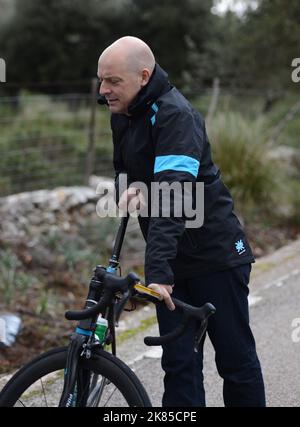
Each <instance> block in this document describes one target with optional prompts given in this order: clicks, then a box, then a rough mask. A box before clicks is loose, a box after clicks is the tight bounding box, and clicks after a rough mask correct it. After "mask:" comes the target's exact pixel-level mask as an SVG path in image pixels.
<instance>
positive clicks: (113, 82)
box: [111, 80, 119, 85]
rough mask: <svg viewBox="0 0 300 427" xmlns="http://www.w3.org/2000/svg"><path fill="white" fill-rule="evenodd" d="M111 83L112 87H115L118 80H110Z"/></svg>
mask: <svg viewBox="0 0 300 427" xmlns="http://www.w3.org/2000/svg"><path fill="white" fill-rule="evenodd" d="M111 83H112V84H113V85H116V84H118V83H119V80H111Z"/></svg>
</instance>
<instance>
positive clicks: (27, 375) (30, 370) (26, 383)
mask: <svg viewBox="0 0 300 427" xmlns="http://www.w3.org/2000/svg"><path fill="white" fill-rule="evenodd" d="M66 359H67V347H59V348H55V349H53V350H50V351H48V352H46V353H43V354H41V355H40V356H37V357H36V358H34V359H33V360H32V361H30V362H29V363H27V364H26V365H24V366H23V367H22V368H21V369H20V370H19V371H17V372H16V373H15V374H14V375H13V377H12V378H11V379H10V380H9V381H8V383H7V384H6V385H5V386H4V388H3V389H2V391H1V392H0V407H10V406H15V405H16V404H17V403H19V404H20V405H21V406H27V405H28V406H41V399H42V400H45V396H44V395H43V396H42V398H40V397H38V398H37V397H36V393H37V390H36V389H35V387H36V384H37V382H41V388H42V389H43V393H44V392H45V390H44V389H45V382H46V381H47V384H46V386H47V387H49V390H50V389H51V388H52V389H54V390H57V392H56V391H55V392H56V394H57V398H56V397H55V404H54V403H53V400H54V396H53V397H51V398H50V399H51V400H49V398H48V400H47V398H46V400H45V403H46V406H58V402H59V398H60V394H61V391H62V390H60V391H59V390H58V386H57V385H56V381H60V382H61V383H63V372H64V369H65V366H66ZM81 363H82V367H83V368H84V369H88V370H90V371H91V372H93V373H95V374H96V375H100V376H101V378H106V382H108V383H109V386H111V385H112V387H115V389H114V390H115V391H117V393H118V396H122V404H118V403H119V402H120V403H121V400H120V397H118V396H115V397H114V400H113V402H116V403H113V402H110V405H111V406H115V407H119V406H126V405H127V406H141V407H143V406H144V407H151V402H150V400H149V397H148V395H147V392H146V390H145V388H144V387H143V385H142V384H141V382H140V380H139V379H138V377H137V376H136V375H135V373H134V372H133V371H132V370H131V369H130V368H129V367H128V366H127V365H126V364H125V363H124V362H122V361H121V360H120V359H118V358H117V357H115V356H113V355H112V354H110V353H108V352H106V351H104V350H97V352H94V353H93V355H92V357H91V358H90V359H82V361H81ZM60 371H62V374H60V373H59V374H58V372H60ZM46 375H47V377H45V376H46ZM42 378H44V381H43V380H42ZM48 382H49V384H48ZM53 384H54V387H53ZM115 391H114V393H115ZM26 396H27V397H26ZM56 399H57V402H56ZM118 399H119V400H118ZM123 400H124V401H123ZM24 401H25V403H27V405H25V404H24ZM124 402H126V403H125V405H124ZM49 403H50V405H49ZM104 406H106V405H104Z"/></svg>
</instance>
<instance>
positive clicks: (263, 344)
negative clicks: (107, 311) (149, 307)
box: [119, 242, 300, 407]
mask: <svg viewBox="0 0 300 427" xmlns="http://www.w3.org/2000/svg"><path fill="white" fill-rule="evenodd" d="M250 289H251V291H250V298H249V303H250V317H251V324H252V329H253V332H254V335H255V337H256V343H257V351H258V354H259V357H260V360H261V364H262V368H263V373H264V379H265V386H266V395H267V404H268V406H281V407H287V406H293V407H296V406H300V242H297V244H293V245H291V247H290V248H289V250H288V251H286V249H285V250H281V251H278V252H277V253H276V254H273V255H272V256H270V257H266V258H264V259H262V260H260V262H259V263H257V266H256V267H255V271H254V274H253V281H252V282H251V285H250ZM157 333H158V332H157V327H156V326H153V327H151V328H150V329H149V330H148V331H147V332H143V333H142V334H139V335H137V336H136V337H135V339H134V341H133V342H131V343H130V345H126V348H124V346H122V348H120V353H119V354H120V355H121V357H123V358H124V359H125V360H127V362H129V363H130V365H131V367H132V368H133V369H134V370H135V372H136V373H137V375H138V376H139V378H140V379H141V380H142V382H143V384H144V385H145V387H146V389H147V391H148V392H149V395H150V397H151V400H152V404H153V405H154V406H160V404H161V396H162V390H163V382H162V377H163V373H162V370H161V367H160V355H161V350H160V348H152V349H149V347H146V346H145V345H144V344H143V342H142V340H143V336H145V335H147V334H148V335H157ZM128 349H130V350H129V351H128ZM133 349H134V350H133ZM204 373H205V388H206V394H207V406H223V400H222V380H221V379H220V378H219V376H218V374H217V372H216V368H215V365H214V351H213V348H212V346H211V344H210V342H209V339H206V344H205V364H204Z"/></svg>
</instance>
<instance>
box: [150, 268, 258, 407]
mask: <svg viewBox="0 0 300 427" xmlns="http://www.w3.org/2000/svg"><path fill="white" fill-rule="evenodd" d="M250 271H251V264H246V265H241V266H238V267H235V268H232V269H229V270H226V271H222V272H217V273H211V274H207V275H202V276H199V277H195V278H193V279H186V280H178V281H176V280H175V287H174V291H173V294H172V295H173V296H174V297H176V298H179V299H181V300H183V301H185V302H187V303H189V304H192V305H196V306H200V305H202V304H204V303H206V302H211V303H212V304H213V305H214V306H215V307H216V309H217V311H216V313H215V314H214V315H213V316H211V317H210V319H209V325H208V329H207V334H208V336H209V338H210V340H211V342H212V344H213V347H214V349H215V356H216V357H215V361H216V366H217V370H218V373H219V375H220V376H221V377H222V378H223V380H224V382H223V398H224V404H225V406H235V407H241V406H244V407H246V406H256V407H258V406H265V392H264V382H263V377H262V372H261V367H260V363H259V360H258V357H257V354H256V349H255V341H254V337H253V334H252V332H251V329H250V326H249V310H248V299H247V297H248V293H249V289H248V283H249V276H250ZM181 317H182V314H181V312H180V310H179V309H175V310H174V311H173V312H171V311H170V310H168V309H167V308H166V306H165V304H159V305H158V306H157V318H158V323H159V329H160V334H161V335H164V334H166V333H168V332H169V331H170V330H173V329H174V328H175V327H176V326H177V325H178V324H179V323H180V322H181ZM198 326H199V325H198ZM196 328H197V325H196V322H195V323H192V324H191V327H190V328H189V329H188V331H187V332H186V333H185V334H184V335H183V336H182V337H180V338H178V339H177V340H176V341H174V342H172V343H169V344H166V345H164V346H163V356H162V368H163V370H164V371H165V377H164V386H165V391H164V395H163V402H162V405H163V406H205V391H204V387H203V373H202V369H203V343H204V340H205V337H203V341H202V346H201V348H200V351H199V352H198V353H196V352H195V351H194V336H195V331H196Z"/></svg>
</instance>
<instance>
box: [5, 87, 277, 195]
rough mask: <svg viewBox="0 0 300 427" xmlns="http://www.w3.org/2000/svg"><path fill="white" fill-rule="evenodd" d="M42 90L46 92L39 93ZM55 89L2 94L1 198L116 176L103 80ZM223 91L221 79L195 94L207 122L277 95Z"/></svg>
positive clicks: (259, 107)
mask: <svg viewBox="0 0 300 427" xmlns="http://www.w3.org/2000/svg"><path fill="white" fill-rule="evenodd" d="M39 89H40V91H41V92H43V94H41V93H36V91H37V90H39ZM52 89H53V92H51V85H50V84H48V85H47V87H46V86H45V87H44V86H41V87H40V88H37V87H34V88H32V89H30V88H29V89H26V90H20V88H19V89H18V91H16V88H14V92H15V93H17V95H14V96H5V95H4V94H3V92H2V93H0V129H1V133H0V150H1V156H0V197H2V196H6V195H8V194H12V193H17V192H22V191H32V190H37V189H43V188H47V189H51V188H54V187H57V186H70V185H84V184H87V183H88V178H89V176H90V175H92V174H95V175H100V176H111V177H112V176H113V175H114V171H113V165H112V148H113V147H112V141H111V131H110V123H109V122H110V117H109V112H108V110H107V109H105V108H99V106H98V104H97V102H96V101H97V96H98V83H97V79H92V80H91V81H90V82H89V84H88V85H87V84H86V83H85V92H80V93H79V91H80V90H82V86H80V88H79V87H78V92H75V90H76V85H74V83H73V84H72V85H70V87H67V86H66V85H65V84H64V86H63V87H61V88H59V89H60V90H58V86H57V83H53V85H52ZM30 90H31V91H30ZM32 90H34V91H35V92H32ZM62 91H65V92H66V93H61V92H62ZM45 92H46V93H45ZM54 92H55V93H56V94H53V93H54ZM67 92H68V93H67ZM219 94H220V87H219V81H218V79H215V81H214V85H213V86H212V87H209V88H203V89H202V90H201V92H200V91H199V92H197V96H196V97H195V92H191V93H190V96H191V97H193V98H194V99H195V104H194V105H195V106H196V108H197V109H198V110H200V111H201V112H202V113H203V115H205V116H206V119H207V122H209V121H210V120H211V117H212V116H213V115H214V112H215V110H216V109H217V107H218V109H221V110H223V111H224V110H230V109H234V110H238V111H243V108H244V111H245V112H246V111H247V113H249V114H252V113H251V111H250V110H251V108H252V109H253V114H261V113H262V112H263V111H264V110H266V107H267V106H268V103H269V102H270V99H271V98H270V94H267V93H265V94H264V93H261V91H260V92H258V91H249V90H247V91H243V92H239V93H237V92H235V93H234V92H233V90H232V89H230V90H227V91H226V90H224V88H222V89H221V96H219ZM186 95H187V96H188V97H189V94H186ZM271 100H272V99H271Z"/></svg>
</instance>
